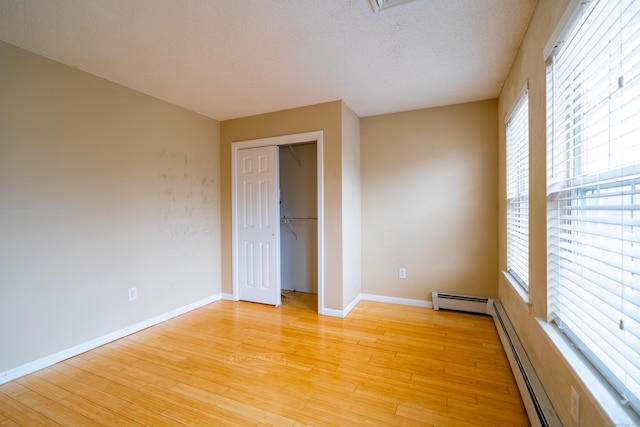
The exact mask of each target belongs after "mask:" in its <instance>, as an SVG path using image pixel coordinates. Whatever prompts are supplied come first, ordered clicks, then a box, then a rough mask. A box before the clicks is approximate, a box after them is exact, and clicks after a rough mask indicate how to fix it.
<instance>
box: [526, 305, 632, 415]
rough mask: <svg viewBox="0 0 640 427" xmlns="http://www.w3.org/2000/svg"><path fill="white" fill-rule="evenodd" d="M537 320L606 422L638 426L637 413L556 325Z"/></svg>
mask: <svg viewBox="0 0 640 427" xmlns="http://www.w3.org/2000/svg"><path fill="white" fill-rule="evenodd" d="M536 320H537V321H538V324H539V325H540V327H541V328H542V330H543V331H544V332H545V333H546V335H547V337H549V339H550V340H551V342H552V343H553V345H554V346H555V347H556V348H557V349H558V351H559V352H560V354H561V355H562V357H563V358H564V359H565V360H566V362H567V364H568V365H569V366H570V367H571V369H572V370H573V372H575V374H576V376H577V377H578V379H579V380H580V381H581V382H582V384H583V385H584V387H585V388H586V389H587V390H588V391H589V392H590V393H591V397H592V398H593V400H594V401H595V402H597V403H598V405H600V408H601V409H602V412H603V413H604V414H606V416H607V417H609V419H610V420H611V422H612V423H611V424H609V425H612V426H636V425H640V416H638V415H637V414H636V413H635V412H634V411H633V410H632V409H631V408H630V407H628V406H625V405H624V404H623V403H622V398H621V397H620V395H619V394H618V393H617V392H616V391H615V390H614V389H613V387H611V385H610V384H609V382H608V381H607V380H605V379H604V378H603V377H602V375H600V373H599V372H598V371H597V370H596V369H595V368H594V367H593V365H592V364H591V363H590V362H589V361H588V360H587V359H586V358H585V357H584V355H583V354H582V353H580V351H579V350H578V349H577V348H576V347H575V346H574V345H573V344H572V343H571V342H570V341H569V339H568V338H567V337H566V336H565V335H564V334H563V333H562V332H561V331H560V330H559V329H558V327H557V326H556V325H554V324H551V323H549V322H546V321H544V320H543V319H540V318H536Z"/></svg>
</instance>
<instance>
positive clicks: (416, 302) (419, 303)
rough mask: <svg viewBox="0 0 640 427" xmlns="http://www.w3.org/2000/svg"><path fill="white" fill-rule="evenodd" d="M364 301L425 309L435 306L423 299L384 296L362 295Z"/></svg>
mask: <svg viewBox="0 0 640 427" xmlns="http://www.w3.org/2000/svg"><path fill="white" fill-rule="evenodd" d="M360 296H361V297H362V300H363V301H377V302H386V303H389V304H401V305H410V306H413V307H425V308H433V304H432V303H431V301H425V300H421V299H409V298H398V297H387V296H383V295H372V294H361V295H360Z"/></svg>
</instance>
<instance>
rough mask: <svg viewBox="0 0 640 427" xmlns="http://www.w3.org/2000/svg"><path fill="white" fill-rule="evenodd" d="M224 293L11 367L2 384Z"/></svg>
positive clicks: (0, 374) (0, 376) (2, 374)
mask: <svg viewBox="0 0 640 427" xmlns="http://www.w3.org/2000/svg"><path fill="white" fill-rule="evenodd" d="M222 295H223V294H216V295H212V296H210V297H207V298H204V299H201V300H200V301H196V302H193V303H191V304H187V305H185V306H182V307H179V308H176V309H174V310H171V311H169V312H167V313H164V314H161V315H159V316H156V317H152V318H150V319H147V320H143V321H142V322H139V323H136V324H134V325H131V326H127V327H124V328H122V329H120V330H117V331H114V332H111V333H109V334H107V335H103V336H101V337H98V338H95V339H92V340H90V341H87V342H85V343H82V344H78V345H76V346H73V347H71V348H68V349H66V350H62V351H59V352H57V353H54V354H51V355H49V356H45V357H42V358H40V359H37V360H34V361H32V362H28V363H25V364H24V365H21V366H18V367H16V368H13V369H9V370H8V371H4V372H0V384H4V383H8V382H9V381H13V380H15V379H16V378H20V377H22V376H25V375H28V374H31V373H33V372H36V371H39V370H40V369H44V368H46V367H49V366H51V365H54V364H56V363H58V362H61V361H63V360H66V359H69V358H70V357H74V356H77V355H79V354H82V353H85V352H87V351H89V350H93V349H94V348H98V347H100V346H102V345H105V344H107V343H110V342H112V341H115V340H118V339H120V338H123V337H126V336H127V335H131V334H134V333H136V332H139V331H141V330H143V329H146V328H148V327H151V326H154V325H157V324H158V323H162V322H165V321H167V320H169V319H171V318H173V317H176V316H180V315H181V314H184V313H187V312H189V311H192V310H195V309H197V308H200V307H203V306H205V305H207V304H211V303H212V302H216V301H219V300H220V299H221V298H222Z"/></svg>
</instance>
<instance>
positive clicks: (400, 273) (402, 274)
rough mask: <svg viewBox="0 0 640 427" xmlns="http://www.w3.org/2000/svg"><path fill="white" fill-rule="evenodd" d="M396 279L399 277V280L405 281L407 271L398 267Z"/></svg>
mask: <svg viewBox="0 0 640 427" xmlns="http://www.w3.org/2000/svg"><path fill="white" fill-rule="evenodd" d="M398 277H400V278H401V279H406V278H407V269H406V268H402V267H400V268H399V269H398Z"/></svg>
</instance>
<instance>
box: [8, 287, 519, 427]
mask: <svg viewBox="0 0 640 427" xmlns="http://www.w3.org/2000/svg"><path fill="white" fill-rule="evenodd" d="M316 298H317V297H316V296H315V295H311V294H303V293H299V292H295V293H293V292H292V293H288V294H287V298H285V299H284V300H283V304H282V305H281V306H280V307H277V308H276V307H272V306H265V305H261V304H251V303H244V302H231V301H218V302H215V303H212V304H209V305H207V306H205V307H201V308H199V309H197V310H194V311H192V312H190V313H187V314H185V315H182V316H178V317H176V318H173V319H171V320H169V321H167V322H164V323H162V324H159V325H155V326H153V327H150V328H147V329H145V330H143V331H140V332H139V333H137V334H134V335H131V336H128V337H125V338H123V339H120V340H118V341H114V342H111V343H108V344H106V345H104V346H102V347H99V348H97V349H95V350H92V351H89V352H86V353H84V354H82V355H79V356H77V357H75V358H71V359H68V360H66V361H64V362H61V363H59V364H56V365H53V366H51V367H49V368H47V369H43V370H41V371H39V372H36V373H34V374H31V375H28V376H25V377H22V378H20V379H18V380H15V381H12V382H9V383H7V384H4V385H1V386H0V426H2V425H4V424H6V425H12V426H14V425H22V426H31V425H35V426H48V425H54V426H55V425H64V426H67V425H83V426H84V425H109V426H111V425H153V426H156V425H157V426H211V425H225V426H255V425H275V426H311V425H312V426H321V427H322V426H334V425H341V426H361V425H373V426H378V425H389V426H417V425H421V426H437V427H461V426H470V427H474V426H478V427H479V426H487V425H491V426H512V425H513V426H527V425H528V419H527V415H526V412H525V411H524V407H523V404H522V400H521V398H520V396H519V394H518V391H517V385H516V383H515V380H514V378H513V375H512V374H511V370H510V367H509V363H508V360H507V358H506V355H505V353H504V350H503V349H502V347H501V346H500V341H499V338H498V335H497V333H496V331H495V327H494V326H493V321H492V320H491V319H490V318H488V317H486V316H475V315H470V314H464V313H454V312H446V311H437V312H436V311H433V310H430V309H426V308H422V307H404V306H399V305H394V304H385V303H379V302H373V301H362V302H360V303H359V304H358V306H356V308H354V310H353V311H352V312H351V313H350V314H349V316H348V317H347V318H345V319H340V318H333V317H326V316H318V315H317V314H316V313H315V310H316V307H317V299H316Z"/></svg>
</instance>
